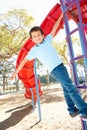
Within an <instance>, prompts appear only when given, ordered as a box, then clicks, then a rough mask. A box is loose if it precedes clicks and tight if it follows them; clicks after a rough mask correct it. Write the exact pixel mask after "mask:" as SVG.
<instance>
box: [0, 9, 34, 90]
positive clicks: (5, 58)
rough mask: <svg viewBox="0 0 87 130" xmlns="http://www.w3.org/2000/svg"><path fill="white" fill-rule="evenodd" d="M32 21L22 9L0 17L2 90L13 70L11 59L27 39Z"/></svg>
mask: <svg viewBox="0 0 87 130" xmlns="http://www.w3.org/2000/svg"><path fill="white" fill-rule="evenodd" d="M33 21H34V18H33V17H32V16H30V15H29V14H28V13H27V11H26V10H24V9H20V10H16V9H14V10H11V11H9V12H7V13H6V14H2V15H0V83H1V85H2V86H3V90H5V87H6V85H7V84H8V82H10V81H9V78H8V77H9V75H10V73H11V71H12V70H13V69H15V66H14V64H13V61H14V59H13V57H14V56H16V55H17V54H18V53H19V50H20V49H21V47H22V46H23V44H24V42H25V40H26V39H27V38H28V37H29V34H28V30H29V28H30V26H31V24H32V22H33ZM16 84H17V83H16Z"/></svg>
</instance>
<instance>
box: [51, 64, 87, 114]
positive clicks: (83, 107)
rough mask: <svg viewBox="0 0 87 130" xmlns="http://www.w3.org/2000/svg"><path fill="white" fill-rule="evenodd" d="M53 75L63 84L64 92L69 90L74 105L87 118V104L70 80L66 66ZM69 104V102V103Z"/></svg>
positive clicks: (54, 71) (57, 69) (56, 70)
mask: <svg viewBox="0 0 87 130" xmlns="http://www.w3.org/2000/svg"><path fill="white" fill-rule="evenodd" d="M52 75H53V76H54V77H55V78H56V79H57V80H58V81H59V82H60V83H61V85H62V87H63V89H64V90H67V92H68V94H69V96H70V98H71V99H72V101H73V103H74V104H75V105H76V106H77V107H78V109H79V112H80V113H81V114H82V115H84V116H85V115H86V116H87V104H86V103H85V102H84V101H83V99H82V98H81V96H80V95H79V93H78V91H77V88H76V87H75V86H74V84H73V83H72V81H71V79H70V78H69V74H68V72H67V69H66V67H65V66H63V65H60V66H58V67H56V68H55V69H54V70H53V71H52ZM68 102H69V101H68Z"/></svg>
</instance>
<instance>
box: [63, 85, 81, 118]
mask: <svg viewBox="0 0 87 130" xmlns="http://www.w3.org/2000/svg"><path fill="white" fill-rule="evenodd" d="M62 88H63V92H64V97H65V101H66V104H67V106H68V108H67V110H68V111H69V114H70V116H71V117H75V116H77V115H78V114H79V109H78V108H77V107H76V105H75V104H74V102H73V101H72V99H71V97H70V96H69V94H68V91H67V90H66V89H65V88H64V87H62Z"/></svg>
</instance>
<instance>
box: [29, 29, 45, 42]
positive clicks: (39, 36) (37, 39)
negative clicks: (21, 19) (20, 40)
mask: <svg viewBox="0 0 87 130" xmlns="http://www.w3.org/2000/svg"><path fill="white" fill-rule="evenodd" d="M31 36H32V41H33V42H35V43H36V44H38V43H42V42H43V39H44V35H42V34H41V32H40V31H33V32H32V33H31Z"/></svg>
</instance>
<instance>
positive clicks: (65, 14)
mask: <svg viewBox="0 0 87 130" xmlns="http://www.w3.org/2000/svg"><path fill="white" fill-rule="evenodd" d="M60 2H61V5H62V10H63V12H64V23H65V31H66V36H67V37H68V36H69V34H70V29H69V23H68V17H67V12H65V11H66V9H67V7H66V5H65V2H64V1H63V0H60ZM67 42H68V48H69V54H70V59H71V60H72V59H74V52H73V47H72V40H71V36H69V37H68V39H67ZM72 70H73V75H74V77H73V78H74V82H75V84H76V86H78V85H79V81H78V76H77V71H76V63H75V61H73V62H72Z"/></svg>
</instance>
